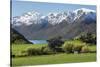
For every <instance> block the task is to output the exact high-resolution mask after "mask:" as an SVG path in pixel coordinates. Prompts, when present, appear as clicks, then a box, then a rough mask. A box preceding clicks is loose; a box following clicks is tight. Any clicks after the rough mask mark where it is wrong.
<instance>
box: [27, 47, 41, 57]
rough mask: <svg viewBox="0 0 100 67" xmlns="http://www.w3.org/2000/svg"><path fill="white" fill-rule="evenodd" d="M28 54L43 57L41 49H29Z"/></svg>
mask: <svg viewBox="0 0 100 67" xmlns="http://www.w3.org/2000/svg"><path fill="white" fill-rule="evenodd" d="M27 54H28V56H32V55H41V54H42V52H41V49H39V48H29V49H28V50H27Z"/></svg>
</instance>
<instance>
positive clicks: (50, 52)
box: [42, 47, 55, 55]
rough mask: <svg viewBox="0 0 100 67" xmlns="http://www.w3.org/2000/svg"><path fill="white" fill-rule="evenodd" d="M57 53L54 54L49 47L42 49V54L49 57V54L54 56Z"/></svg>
mask: <svg viewBox="0 0 100 67" xmlns="http://www.w3.org/2000/svg"><path fill="white" fill-rule="evenodd" d="M54 53H55V52H53V51H52V50H51V49H50V48H49V47H44V49H42V54H45V55H48V54H54Z"/></svg>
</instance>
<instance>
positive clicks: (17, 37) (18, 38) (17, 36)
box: [11, 29, 31, 44]
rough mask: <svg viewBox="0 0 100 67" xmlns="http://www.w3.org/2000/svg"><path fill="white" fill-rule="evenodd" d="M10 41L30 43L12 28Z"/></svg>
mask: <svg viewBox="0 0 100 67" xmlns="http://www.w3.org/2000/svg"><path fill="white" fill-rule="evenodd" d="M11 43H15V44H16V43H20V44H21V43H23V44H26V43H27V44H31V42H29V41H28V40H27V39H26V38H25V37H24V36H23V35H21V34H20V33H19V32H18V31H16V30H14V29H11Z"/></svg>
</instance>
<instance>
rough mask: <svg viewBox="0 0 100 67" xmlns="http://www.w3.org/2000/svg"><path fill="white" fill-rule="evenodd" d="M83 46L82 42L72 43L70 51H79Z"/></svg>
mask: <svg viewBox="0 0 100 67" xmlns="http://www.w3.org/2000/svg"><path fill="white" fill-rule="evenodd" d="M83 46H84V45H83V44H74V46H73V48H72V51H73V52H76V51H77V52H78V53H80V52H81V49H82V47H83Z"/></svg>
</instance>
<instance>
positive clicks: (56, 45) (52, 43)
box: [47, 36, 64, 52]
mask: <svg viewBox="0 0 100 67" xmlns="http://www.w3.org/2000/svg"><path fill="white" fill-rule="evenodd" d="M47 42H48V47H49V48H50V49H51V50H53V51H55V52H57V51H62V49H61V48H60V47H61V46H62V44H64V41H63V40H62V37H60V36H59V37H55V38H52V39H49V40H47Z"/></svg>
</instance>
